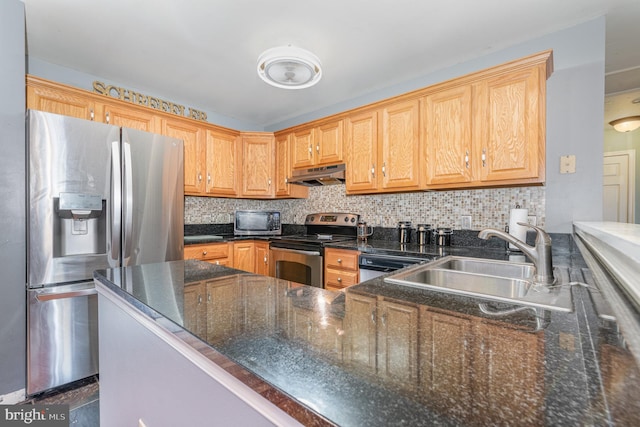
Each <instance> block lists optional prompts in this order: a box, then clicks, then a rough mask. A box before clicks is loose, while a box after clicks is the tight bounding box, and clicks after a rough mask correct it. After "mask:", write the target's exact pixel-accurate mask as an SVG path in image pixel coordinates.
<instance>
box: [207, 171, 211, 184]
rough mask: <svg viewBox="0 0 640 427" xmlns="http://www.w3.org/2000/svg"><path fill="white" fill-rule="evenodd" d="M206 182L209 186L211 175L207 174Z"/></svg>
mask: <svg viewBox="0 0 640 427" xmlns="http://www.w3.org/2000/svg"><path fill="white" fill-rule="evenodd" d="M207 182H208V183H209V184H211V174H210V173H209V172H207Z"/></svg>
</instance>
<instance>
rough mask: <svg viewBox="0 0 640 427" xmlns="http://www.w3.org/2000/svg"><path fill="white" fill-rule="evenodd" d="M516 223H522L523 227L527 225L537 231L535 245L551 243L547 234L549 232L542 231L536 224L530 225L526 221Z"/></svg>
mask: <svg viewBox="0 0 640 427" xmlns="http://www.w3.org/2000/svg"><path fill="white" fill-rule="evenodd" d="M517 224H518V225H522V226H523V227H529V228H533V229H534V230H536V232H537V235H536V245H538V243H542V244H544V245H551V236H549V234H548V233H547V232H546V231H544V230H543V229H542V228H541V227H538V226H536V225H531V224H529V223H528V222H518V223H517Z"/></svg>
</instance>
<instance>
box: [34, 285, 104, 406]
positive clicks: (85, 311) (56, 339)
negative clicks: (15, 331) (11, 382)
mask: <svg viewBox="0 0 640 427" xmlns="http://www.w3.org/2000/svg"><path fill="white" fill-rule="evenodd" d="M27 305H28V310H27V394H28V395H32V394H35V393H39V392H42V391H45V390H48V389H50V388H53V387H57V386H60V385H63V384H67V383H69V382H72V381H76V380H79V379H82V378H86V377H89V376H91V375H95V374H97V373H98V298H97V295H96V290H95V287H94V284H93V282H86V283H79V284H74V285H64V286H53V287H50V288H42V289H35V290H28V291H27Z"/></svg>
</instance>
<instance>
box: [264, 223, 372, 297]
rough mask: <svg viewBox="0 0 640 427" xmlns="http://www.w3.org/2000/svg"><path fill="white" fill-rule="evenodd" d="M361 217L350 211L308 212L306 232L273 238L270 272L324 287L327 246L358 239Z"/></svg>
mask: <svg viewBox="0 0 640 427" xmlns="http://www.w3.org/2000/svg"><path fill="white" fill-rule="evenodd" d="M359 218H360V215H358V214H350V213H315V214H310V215H307V217H306V219H305V221H304V225H305V234H304V235H294V236H281V237H278V238H274V239H273V240H272V241H271V243H270V245H269V247H270V249H271V257H270V258H271V261H270V263H269V275H270V276H272V277H277V278H280V279H284V280H291V281H293V282H298V283H303V284H305V285H309V286H315V287H318V288H323V287H324V282H323V271H324V263H323V259H324V248H325V246H326V245H327V244H329V243H336V242H344V241H349V240H352V241H355V240H356V233H357V226H358V219H359Z"/></svg>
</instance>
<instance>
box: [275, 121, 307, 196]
mask: <svg viewBox="0 0 640 427" xmlns="http://www.w3.org/2000/svg"><path fill="white" fill-rule="evenodd" d="M292 135H293V134H289V133H286V134H277V135H276V137H275V150H276V165H275V168H276V169H275V175H274V180H275V183H274V187H275V196H276V197H277V198H289V197H291V198H305V197H308V196H309V188H308V187H305V186H303V185H295V184H289V179H290V178H291V170H292V167H291V139H292V138H293V136H292Z"/></svg>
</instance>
